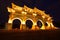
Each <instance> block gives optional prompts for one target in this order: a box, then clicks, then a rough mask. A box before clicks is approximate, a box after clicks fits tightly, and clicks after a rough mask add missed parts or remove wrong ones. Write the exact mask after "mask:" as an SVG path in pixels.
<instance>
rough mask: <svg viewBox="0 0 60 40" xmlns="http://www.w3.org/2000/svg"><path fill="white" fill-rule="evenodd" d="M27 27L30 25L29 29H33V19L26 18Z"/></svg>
mask: <svg viewBox="0 0 60 40" xmlns="http://www.w3.org/2000/svg"><path fill="white" fill-rule="evenodd" d="M25 24H26V27H28V28H29V29H31V28H32V25H33V22H32V21H31V20H29V19H28V20H26V23H25Z"/></svg>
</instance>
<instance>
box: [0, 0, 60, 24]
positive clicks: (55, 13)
mask: <svg viewBox="0 0 60 40" xmlns="http://www.w3.org/2000/svg"><path fill="white" fill-rule="evenodd" d="M12 2H13V3H15V4H17V5H19V6H24V5H27V6H28V7H30V8H34V7H37V8H38V9H41V10H45V12H46V14H50V16H52V17H53V19H54V21H56V22H60V8H59V7H60V1H59V0H0V23H6V22H7V21H8V19H9V13H8V11H7V8H6V7H8V6H9V7H11V3H12Z"/></svg>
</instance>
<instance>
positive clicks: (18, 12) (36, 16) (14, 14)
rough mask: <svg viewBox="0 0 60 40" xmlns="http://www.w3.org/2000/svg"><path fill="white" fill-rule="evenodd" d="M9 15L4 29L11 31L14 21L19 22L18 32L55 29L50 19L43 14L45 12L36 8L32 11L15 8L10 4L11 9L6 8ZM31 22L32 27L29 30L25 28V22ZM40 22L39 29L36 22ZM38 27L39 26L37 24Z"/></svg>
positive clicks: (15, 6)
mask: <svg viewBox="0 0 60 40" xmlns="http://www.w3.org/2000/svg"><path fill="white" fill-rule="evenodd" d="M7 9H8V12H9V13H10V15H9V20H8V23H7V24H6V29H8V30H12V22H13V21H14V20H15V19H18V20H20V22H21V24H20V30H40V29H56V27H54V25H53V24H52V21H53V20H52V18H51V17H50V16H49V15H47V14H45V11H42V10H39V9H37V8H36V7H34V9H31V8H28V7H27V6H25V5H24V7H20V6H17V5H15V4H13V3H12V8H9V7H7ZM27 20H31V21H32V23H33V25H32V27H31V28H30V29H29V28H28V27H27V26H26V21H27ZM38 21H40V22H41V27H39V26H38V25H37V22H38ZM39 25H40V24H39Z"/></svg>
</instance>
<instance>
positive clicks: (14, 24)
mask: <svg viewBox="0 0 60 40" xmlns="http://www.w3.org/2000/svg"><path fill="white" fill-rule="evenodd" d="M20 25H21V21H20V20H19V19H14V20H13V22H12V29H15V28H18V29H20Z"/></svg>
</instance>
